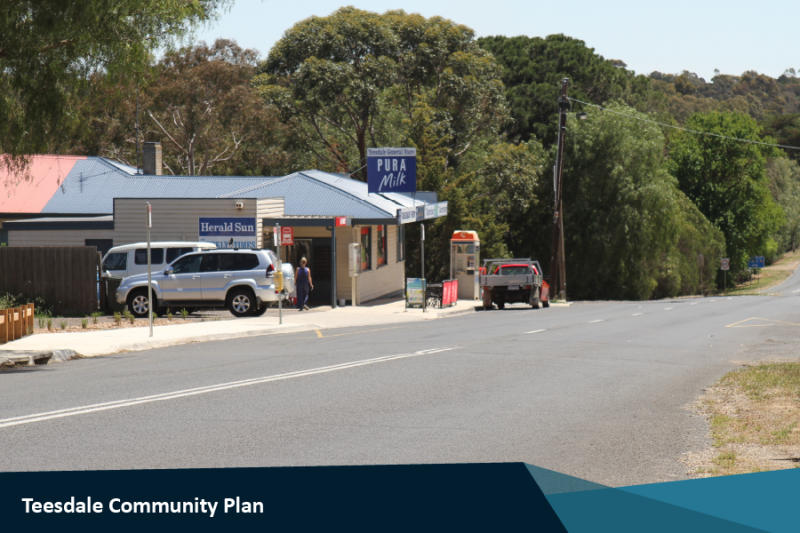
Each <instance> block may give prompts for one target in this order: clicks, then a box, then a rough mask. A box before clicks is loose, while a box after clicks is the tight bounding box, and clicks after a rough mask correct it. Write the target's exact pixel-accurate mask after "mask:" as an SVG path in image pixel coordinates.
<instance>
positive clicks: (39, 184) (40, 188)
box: [0, 155, 86, 213]
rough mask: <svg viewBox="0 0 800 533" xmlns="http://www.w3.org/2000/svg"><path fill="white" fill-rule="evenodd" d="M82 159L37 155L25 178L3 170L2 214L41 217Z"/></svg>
mask: <svg viewBox="0 0 800 533" xmlns="http://www.w3.org/2000/svg"><path fill="white" fill-rule="evenodd" d="M85 160H86V157H83V156H51V155H35V156H32V157H31V164H30V166H29V167H28V168H27V171H26V173H25V174H24V175H22V176H17V175H10V174H9V172H8V170H6V169H3V170H0V213H41V212H42V209H43V208H44V206H45V205H46V204H47V202H48V201H50V198H52V196H53V194H54V193H55V192H56V191H57V190H58V188H59V186H60V185H61V184H62V183H63V182H64V180H65V179H66V178H67V176H68V175H69V173H70V171H71V170H72V168H73V167H74V166H75V164H76V163H78V162H82V161H85Z"/></svg>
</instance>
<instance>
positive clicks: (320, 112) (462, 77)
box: [256, 7, 507, 180]
mask: <svg viewBox="0 0 800 533" xmlns="http://www.w3.org/2000/svg"><path fill="white" fill-rule="evenodd" d="M261 71H262V72H263V74H262V75H261V76H259V77H258V78H256V84H257V87H258V89H259V91H260V92H261V94H262V95H263V96H264V98H266V99H267V101H269V102H270V103H272V104H274V105H276V106H277V107H278V108H279V109H280V110H281V112H282V117H283V119H284V121H286V122H287V123H291V124H294V125H296V127H297V128H298V130H300V131H302V132H303V133H304V135H305V139H306V142H307V146H308V148H309V149H310V150H312V151H313V153H314V154H315V155H316V157H317V158H318V160H319V161H320V165H322V166H325V167H327V168H332V169H335V170H341V171H347V172H350V173H353V172H356V171H357V172H358V176H360V178H361V179H363V180H366V169H364V168H361V167H362V166H363V165H364V164H365V163H366V149H367V147H377V146H390V145H392V144H393V143H395V142H397V141H401V140H405V139H410V140H411V141H415V140H416V141H417V143H422V142H423V141H422V139H420V138H417V139H414V136H413V132H420V131H421V130H420V126H421V125H420V122H424V123H425V124H424V125H425V127H428V128H433V130H435V133H436V136H437V137H438V138H439V140H437V141H436V148H437V150H436V154H435V155H431V157H434V158H441V159H440V163H441V164H442V165H443V168H444V169H446V168H448V167H449V166H452V165H457V164H458V161H459V159H460V158H462V157H463V156H464V155H465V154H466V153H467V152H468V151H469V150H470V149H471V148H473V147H475V145H476V144H479V143H480V141H481V138H482V137H484V136H485V135H487V134H492V133H494V132H495V131H496V130H497V128H498V127H499V125H501V124H502V123H503V122H504V121H505V120H506V118H507V109H506V105H505V100H504V98H503V85H502V82H501V81H500V79H499V77H500V69H499V67H498V66H497V65H496V64H495V62H494V60H493V59H492V58H491V56H490V55H489V54H488V53H486V52H485V51H483V50H482V49H481V48H480V47H478V45H477V44H476V42H475V40H474V32H473V31H472V30H471V29H470V28H467V27H466V26H462V25H459V24H456V23H454V22H452V21H450V20H447V19H444V18H441V17H432V18H429V19H426V18H424V17H422V16H420V15H417V14H407V13H405V12H404V11H388V12H386V13H385V14H383V15H380V14H377V13H372V12H369V11H362V10H359V9H356V8H353V7H345V8H341V9H339V10H338V11H336V12H334V13H333V14H331V15H330V16H327V17H311V18H309V19H306V20H303V21H301V22H298V23H297V24H295V25H294V26H293V27H292V28H290V29H289V30H287V31H286V32H285V33H284V36H283V37H282V38H281V39H280V40H279V41H278V42H277V43H276V44H275V46H274V47H273V49H272V50H271V52H270V54H269V57H268V58H267V60H266V61H265V62H264V64H263V65H262V68H261ZM417 147H418V148H420V150H421V151H422V154H421V157H423V158H424V157H427V155H426V153H427V152H426V148H425V146H419V144H417Z"/></svg>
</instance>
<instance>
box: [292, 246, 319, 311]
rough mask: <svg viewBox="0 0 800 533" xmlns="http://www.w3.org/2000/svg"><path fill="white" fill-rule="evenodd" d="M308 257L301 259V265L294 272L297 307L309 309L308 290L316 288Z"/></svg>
mask: <svg viewBox="0 0 800 533" xmlns="http://www.w3.org/2000/svg"><path fill="white" fill-rule="evenodd" d="M306 263H307V261H306V258H305V257H303V258H302V259H300V266H299V267H297V270H296V271H295V273H294V279H295V286H296V288H297V309H298V310H300V311H302V310H303V309H305V310H306V311H307V310H308V306H307V305H306V303H307V302H308V291H309V290H314V282H313V281H311V271H310V270H309V269H308V267H306Z"/></svg>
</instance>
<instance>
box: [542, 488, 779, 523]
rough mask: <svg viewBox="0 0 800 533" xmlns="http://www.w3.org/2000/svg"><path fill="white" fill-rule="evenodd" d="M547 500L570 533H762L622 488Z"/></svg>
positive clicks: (584, 492) (578, 493) (573, 494)
mask: <svg viewBox="0 0 800 533" xmlns="http://www.w3.org/2000/svg"><path fill="white" fill-rule="evenodd" d="M546 497H547V501H549V502H550V505H551V506H552V507H553V510H554V511H555V512H556V514H557V515H558V517H559V518H560V519H561V523H563V524H564V527H566V528H567V531H569V533H603V532H613V533H642V532H647V533H675V532H680V533H695V532H696V533H708V532H717V531H720V532H725V533H756V532H760V533H763V532H764V531H766V530H764V529H758V528H754V527H750V526H746V525H742V524H737V523H736V522H732V521H730V520H725V519H723V518H718V517H715V516H709V515H707V514H704V513H700V512H697V511H693V510H690V509H684V508H682V507H678V506H676V505H671V504H668V503H664V502H660V501H656V500H652V499H650V498H646V497H643V496H639V495H637V494H631V493H629V492H626V491H624V490H620V489H601V490H588V491H581V492H569V493H562V494H551V495H549V496H546Z"/></svg>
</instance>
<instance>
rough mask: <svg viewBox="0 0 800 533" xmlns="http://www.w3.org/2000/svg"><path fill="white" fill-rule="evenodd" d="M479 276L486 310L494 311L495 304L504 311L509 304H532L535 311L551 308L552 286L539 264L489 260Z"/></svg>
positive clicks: (529, 261) (536, 262)
mask: <svg viewBox="0 0 800 533" xmlns="http://www.w3.org/2000/svg"><path fill="white" fill-rule="evenodd" d="M487 272H491V274H488V275H487ZM480 274H481V279H480V283H481V290H482V293H483V307H484V309H491V308H492V307H493V304H496V305H497V308H498V309H503V308H504V307H505V305H506V303H529V304H530V305H531V307H533V308H534V309H536V308H538V307H540V306H543V307H549V306H550V301H549V300H548V294H549V292H550V286H549V285H548V284H547V282H546V281H544V278H543V277H542V267H541V266H540V265H539V262H538V261H531V260H530V259H486V260H485V261H484V264H483V267H481V269H480Z"/></svg>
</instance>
